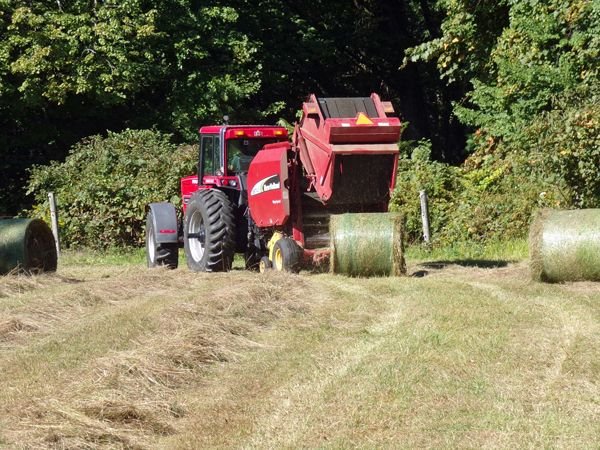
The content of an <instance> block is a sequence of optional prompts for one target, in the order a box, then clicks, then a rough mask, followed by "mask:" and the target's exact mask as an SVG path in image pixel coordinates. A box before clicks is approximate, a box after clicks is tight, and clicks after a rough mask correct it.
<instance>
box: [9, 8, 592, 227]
mask: <svg viewBox="0 0 600 450" xmlns="http://www.w3.org/2000/svg"><path fill="white" fill-rule="evenodd" d="M0 33H1V35H2V40H1V41H0V127H1V129H2V134H1V139H2V141H1V142H0V146H1V147H0V148H2V152H3V153H2V154H3V158H2V159H1V162H0V164H1V166H0V168H1V170H2V172H3V174H5V176H3V177H2V179H1V180H0V213H2V212H9V213H14V212H16V211H17V210H18V209H19V208H21V207H22V206H24V205H26V200H25V199H24V197H23V192H24V191H23V189H22V186H24V184H25V181H26V178H27V168H29V167H30V166H31V165H32V164H39V163H47V162H48V161H49V160H52V159H55V160H63V159H64V158H65V156H66V155H67V152H68V149H69V147H70V146H71V145H72V144H74V143H75V142H77V141H79V140H80V139H81V138H83V137H85V136H89V135H92V134H98V133H105V132H106V130H112V131H119V130H122V129H125V128H155V129H157V130H160V131H164V132H168V133H172V134H173V136H174V139H175V140H176V141H179V142H193V141H194V140H195V131H196V129H197V127H198V125H200V124H206V123H209V122H216V121H220V120H221V117H222V115H223V114H228V115H229V116H230V117H231V120H232V121H233V122H274V121H276V120H277V119H278V118H280V117H283V118H285V119H287V120H288V121H293V120H294V117H295V114H296V110H297V109H298V107H299V105H300V102H301V101H302V100H303V98H304V97H305V96H306V95H307V94H308V93H310V92H315V93H317V94H318V95H322V96H328V95H329V96H345V95H368V94H369V93H370V92H372V91H375V92H379V93H380V94H382V96H383V97H385V98H386V99H390V100H392V101H393V102H394V104H395V105H396V108H397V109H398V110H399V112H400V113H401V116H402V117H403V119H404V120H405V121H406V122H407V123H408V124H409V125H408V127H407V129H406V131H405V133H404V135H403V140H404V142H405V144H403V146H402V150H403V154H404V156H405V161H404V163H403V164H402V167H403V170H406V174H407V177H406V178H405V180H408V182H410V180H411V179H412V180H414V183H417V184H419V185H420V186H422V185H428V186H430V187H431V188H432V189H434V190H435V189H436V183H435V180H432V179H425V178H423V177H425V176H426V175H427V174H429V175H427V176H429V177H437V179H438V181H439V180H440V179H441V180H446V181H448V183H447V184H448V186H446V187H444V188H443V189H441V188H440V190H439V192H443V193H444V194H443V196H444V199H443V201H442V202H441V203H440V204H447V205H448V208H449V210H451V209H452V208H454V210H456V209H457V208H459V209H460V208H464V210H465V211H464V222H468V220H472V219H473V218H472V217H471V218H469V217H468V213H467V211H470V210H471V209H473V210H474V209H477V208H476V206H477V204H478V203H481V201H482V199H485V201H488V202H489V201H493V202H496V203H499V204H502V205H503V206H502V208H504V209H502V208H497V209H498V210H501V211H502V214H503V217H504V219H502V220H503V221H504V222H508V221H510V220H512V221H513V222H515V224H516V225H515V229H521V228H522V223H523V221H524V220H525V219H524V217H526V216H527V215H528V214H529V213H530V211H531V209H532V208H534V207H536V206H559V207H562V206H579V207H590V206H600V176H599V173H598V167H599V166H600V137H599V136H600V125H599V119H598V117H600V115H599V114H598V113H599V112H600V106H599V103H600V100H599V99H600V69H599V64H598V60H599V57H600V55H599V50H600V38H599V37H598V36H600V5H599V4H598V2H597V1H594V0H569V1H567V0H496V1H491V0H478V1H470V0H385V1H384V0H354V1H352V2H348V1H342V0H329V1H320V0H317V1H313V2H295V1H293V2H281V1H275V0H255V1H250V0H231V1H200V0H196V1H184V0H123V1H116V0H107V1H100V0H86V1H82V0H71V1H66V0H56V1H52V2H50V1H43V2H42V1H40V2H32V1H29V2H26V1H17V0H0ZM415 148H416V150H417V157H416V158H415V159H414V161H413V162H411V161H412V160H411V158H410V157H411V154H412V152H413V149H415ZM424 155H425V159H424ZM430 159H432V160H435V161H440V162H444V163H451V164H452V165H455V166H457V165H459V164H460V167H457V168H451V167H447V166H443V165H442V166H438V165H433V166H431V167H428V166H427V161H429V160H430ZM436 164H437V163H436ZM411 173H412V174H420V175H418V176H416V178H415V177H412V178H411V177H410V176H408V174H411ZM438 184H439V183H438ZM420 186H413V187H414V188H418V187H420ZM438 187H439V186H438ZM404 188H409V186H406V185H404ZM462 191H465V192H469V198H472V200H469V198H463V197H461V196H460V195H458V193H460V192H462ZM395 200H396V201H397V203H398V204H399V205H402V204H403V202H404V201H408V200H407V199H403V198H402V195H399V196H397V197H396V199H395ZM444 202H445V203H444ZM506 205H509V206H506ZM444 214H445V213H444V212H443V211H440V217H445V215H444ZM480 214H481V217H490V211H487V210H484V211H482V212H480ZM491 216H493V214H492V215H491ZM448 220H450V219H448ZM482 220H483V219H482ZM504 222H503V223H504ZM496 223H497V222H496ZM440 226H442V224H440ZM491 226H492V225H490V224H489V223H487V222H486V223H485V224H483V223H482V224H481V226H472V227H471V226H469V227H468V228H469V229H473V230H474V231H473V232H472V233H471V235H470V236H469V237H481V236H484V235H487V234H490V233H491V232H492V234H493V232H494V230H495V232H497V233H498V234H501V233H502V229H503V228H502V227H499V228H498V227H497V226H496V225H494V226H496V228H497V229H494V230H491V229H490V227H491ZM504 226H505V227H506V226H509V225H508V223H505V224H504ZM457 233H460V232H457Z"/></svg>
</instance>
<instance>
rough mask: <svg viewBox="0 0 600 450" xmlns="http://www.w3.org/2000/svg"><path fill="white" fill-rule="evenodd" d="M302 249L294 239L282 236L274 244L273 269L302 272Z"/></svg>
mask: <svg viewBox="0 0 600 450" xmlns="http://www.w3.org/2000/svg"><path fill="white" fill-rule="evenodd" d="M301 259H302V249H301V248H300V246H299V245H298V244H296V242H295V241H294V240H293V239H290V238H281V239H279V240H278V241H277V242H275V245H274V246H273V261H272V263H273V269H275V270H279V271H282V272H294V273H298V272H300V262H301Z"/></svg>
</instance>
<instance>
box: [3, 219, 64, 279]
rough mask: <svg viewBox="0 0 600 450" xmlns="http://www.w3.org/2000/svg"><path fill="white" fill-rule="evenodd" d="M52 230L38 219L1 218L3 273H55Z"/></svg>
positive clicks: (54, 247) (55, 263)
mask: <svg viewBox="0 0 600 450" xmlns="http://www.w3.org/2000/svg"><path fill="white" fill-rule="evenodd" d="M56 265H57V255H56V246H55V243H54V236H53V235H52V231H51V230H50V228H49V227H48V225H46V223H45V222H44V221H43V220H39V219H0V274H6V273H9V272H12V271H15V270H16V271H25V272H40V271H55V270H56Z"/></svg>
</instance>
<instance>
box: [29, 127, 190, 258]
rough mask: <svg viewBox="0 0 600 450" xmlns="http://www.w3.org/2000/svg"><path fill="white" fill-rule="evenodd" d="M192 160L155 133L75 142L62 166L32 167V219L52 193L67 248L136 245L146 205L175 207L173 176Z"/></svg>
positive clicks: (186, 171) (184, 150)
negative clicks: (170, 204)
mask: <svg viewBox="0 0 600 450" xmlns="http://www.w3.org/2000/svg"><path fill="white" fill-rule="evenodd" d="M196 159H197V151H196V150H195V149H194V148H193V147H192V146H182V147H179V148H177V147H176V146H175V145H173V144H172V143H171V142H170V136H169V135H164V134H161V133H159V132H157V131H152V130H125V131H123V132H121V133H111V132H109V133H108V136H106V137H102V136H92V137H89V138H86V139H84V140H83V141H81V142H80V143H78V144H76V145H75V146H73V148H72V149H71V151H70V154H69V156H68V157H67V158H66V160H65V161H64V162H62V163H59V162H56V161H54V162H52V163H51V164H50V165H48V166H35V167H34V168H33V169H32V170H31V177H30V180H29V184H28V191H27V192H28V193H29V194H33V195H34V197H35V202H36V203H35V206H34V215H37V216H44V215H46V214H47V213H46V211H47V210H48V208H47V198H46V196H47V193H48V192H51V191H52V192H54V193H55V195H56V197H57V202H58V209H59V217H60V228H61V239H62V242H63V243H64V244H65V245H67V246H72V247H78V246H86V247H91V248H106V247H110V246H132V245H139V244H140V243H142V242H143V240H144V234H143V229H144V221H145V208H146V205H147V204H148V203H150V202H154V201H163V200H169V201H172V202H174V203H176V204H177V203H178V202H179V198H178V192H179V178H180V177H181V176H182V175H186V174H190V173H193V171H194V166H195V164H196Z"/></svg>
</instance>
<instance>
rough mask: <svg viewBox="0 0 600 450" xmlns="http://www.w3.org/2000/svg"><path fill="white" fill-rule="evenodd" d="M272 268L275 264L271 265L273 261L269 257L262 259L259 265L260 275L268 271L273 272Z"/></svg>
mask: <svg viewBox="0 0 600 450" xmlns="http://www.w3.org/2000/svg"><path fill="white" fill-rule="evenodd" d="M272 268H273V264H271V260H270V259H269V258H268V257H267V256H263V257H262V258H260V262H259V263H258V271H259V272H260V273H265V272H266V271H267V270H271V269H272Z"/></svg>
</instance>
